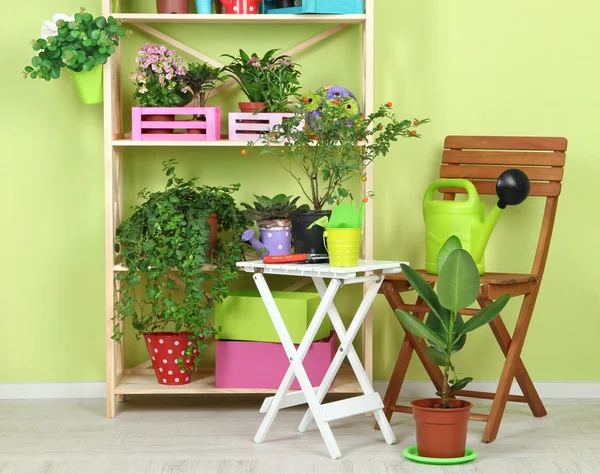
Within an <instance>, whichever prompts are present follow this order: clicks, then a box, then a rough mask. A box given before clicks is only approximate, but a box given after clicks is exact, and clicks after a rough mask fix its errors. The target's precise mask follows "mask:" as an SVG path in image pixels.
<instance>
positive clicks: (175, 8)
mask: <svg viewBox="0 0 600 474" xmlns="http://www.w3.org/2000/svg"><path fill="white" fill-rule="evenodd" d="M156 12H157V13H189V12H190V0H156Z"/></svg>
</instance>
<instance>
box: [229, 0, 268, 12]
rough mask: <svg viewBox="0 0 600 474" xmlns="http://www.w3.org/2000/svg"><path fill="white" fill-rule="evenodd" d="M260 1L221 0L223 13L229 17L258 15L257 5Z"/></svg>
mask: <svg viewBox="0 0 600 474" xmlns="http://www.w3.org/2000/svg"><path fill="white" fill-rule="evenodd" d="M261 1H262V0H221V3H222V4H223V7H224V8H225V13H228V14H230V15H236V14H238V15H253V14H256V13H258V4H259V3H260V2H261Z"/></svg>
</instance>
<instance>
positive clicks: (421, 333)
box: [396, 236, 510, 408]
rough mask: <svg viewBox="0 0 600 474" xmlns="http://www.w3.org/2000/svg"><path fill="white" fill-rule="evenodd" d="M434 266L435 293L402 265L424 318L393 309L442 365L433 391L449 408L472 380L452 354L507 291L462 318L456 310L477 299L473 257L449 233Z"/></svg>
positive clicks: (490, 317) (499, 305)
mask: <svg viewBox="0 0 600 474" xmlns="http://www.w3.org/2000/svg"><path fill="white" fill-rule="evenodd" d="M437 268H438V275H439V276H438V283H437V294H436V292H435V291H434V290H433V288H432V287H431V286H430V285H429V283H427V282H426V281H425V279H424V278H423V277H422V276H421V275H420V274H419V273H417V272H416V271H415V270H413V269H412V268H411V267H409V266H408V265H404V264H403V265H402V271H403V272H404V275H405V276H406V279H407V280H408V282H409V283H410V285H411V286H412V287H413V288H414V289H415V291H416V292H417V293H418V294H419V296H421V298H423V300H424V301H425V302H426V303H427V304H428V305H429V307H430V308H431V311H430V312H429V314H428V316H427V319H426V320H425V322H422V321H421V320H419V319H418V318H416V317H415V316H413V315H412V314H410V313H407V312H406V311H403V310H401V309H398V310H396V316H397V318H398V319H399V321H400V323H401V324H402V326H403V327H404V329H405V330H407V331H409V332H411V333H412V334H414V335H415V336H417V337H420V338H422V339H425V340H426V341H427V342H429V347H427V351H426V353H427V356H428V357H429V358H430V359H431V360H432V361H433V362H434V363H435V364H437V365H439V366H441V367H443V373H444V382H443V383H444V385H443V387H442V391H441V392H437V395H438V396H439V397H441V399H442V402H441V405H440V408H450V407H452V404H451V403H450V398H451V397H452V396H453V395H454V394H455V393H456V392H457V391H458V390H462V389H463V388H465V387H466V386H467V384H468V383H470V382H471V381H472V380H473V379H472V377H463V378H458V376H457V375H456V370H455V368H454V365H453V364H452V360H451V358H452V354H454V353H456V352H458V351H459V350H461V349H462V348H463V347H464V345H465V343H466V341H467V334H468V333H469V332H471V331H474V330H475V329H477V328H478V327H480V326H483V325H484V324H487V323H489V322H490V321H491V320H493V319H494V318H495V317H496V316H498V314H499V313H500V311H502V309H504V307H505V306H506V303H508V300H509V299H510V295H505V296H502V297H500V298H498V299H497V300H495V301H494V302H492V303H491V304H489V305H488V306H486V307H485V308H484V309H482V310H481V311H479V312H478V313H477V314H476V315H475V316H473V317H472V318H471V319H469V320H468V321H467V322H465V321H464V320H463V318H462V316H461V314H460V310H462V309H463V308H466V307H468V306H470V305H471V304H473V303H474V302H475V301H476V300H477V296H478V294H479V288H480V285H481V281H480V277H479V271H478V270H477V265H476V263H475V261H474V260H473V257H471V254H469V252H467V251H466V250H464V249H463V248H462V245H461V242H460V240H459V239H458V237H455V236H452V237H450V238H449V239H448V240H447V241H446V242H445V243H444V245H443V246H442V248H441V250H440V253H439V255H438V261H437ZM450 373H452V378H451V375H450ZM450 380H452V383H450Z"/></svg>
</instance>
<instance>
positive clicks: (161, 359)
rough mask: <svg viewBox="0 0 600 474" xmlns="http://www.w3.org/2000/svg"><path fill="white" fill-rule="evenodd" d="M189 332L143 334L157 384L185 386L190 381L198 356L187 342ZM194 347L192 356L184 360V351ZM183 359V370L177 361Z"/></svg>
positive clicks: (188, 341) (195, 348) (190, 343)
mask: <svg viewBox="0 0 600 474" xmlns="http://www.w3.org/2000/svg"><path fill="white" fill-rule="evenodd" d="M189 334H190V333H189V332H153V333H144V334H143V336H144V341H145V342H146V347H147V348H148V353H149V354H150V359H151V360H152V367H154V373H155V374H156V379H157V380H158V383H159V384H162V385H186V384H188V383H190V382H191V381H192V375H191V368H192V367H193V366H194V359H195V358H196V356H197V354H198V348H197V347H196V346H195V345H194V343H193V342H192V341H190V340H188V335H189ZM191 345H194V348H193V349H192V350H193V356H192V358H190V359H186V356H185V350H186V349H187V347H189V346H191ZM179 358H183V367H184V368H183V369H182V368H181V367H180V366H179V364H178V362H177V361H178V360H179Z"/></svg>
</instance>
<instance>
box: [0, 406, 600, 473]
mask: <svg viewBox="0 0 600 474" xmlns="http://www.w3.org/2000/svg"><path fill="white" fill-rule="evenodd" d="M260 402H261V398H254V397H246V398H239V397H230V398H228V397H221V398H220V399H219V398H208V397H194V398H168V399H165V398H161V399H157V398H152V397H148V398H137V399H133V400H131V401H127V402H126V403H124V404H122V405H120V406H119V409H120V413H119V415H118V416H117V418H115V419H114V420H109V419H107V418H105V417H104V401H103V400H29V401H0V473H2V474H25V473H27V474H30V473H61V474H62V473H65V474H66V473H69V474H96V473H128V474H171V473H173V474H175V473H176V474H187V473H194V474H198V473H202V474H205V473H219V474H250V473H256V474H292V473H301V474H336V473H340V474H342V473H343V474H354V473H356V474H359V473H360V474H362V473H365V474H396V473H435V474H441V473H461V474H462V473H464V474H469V473H485V474H496V473H498V474H504V473H506V474H520V473H527V474H532V473H540V474H554V473H560V474H588V473H590V474H592V473H593V474H598V473H600V403H599V402H598V401H584V402H581V401H577V402H575V401H572V402H570V401H550V402H549V403H548V404H547V407H548V411H549V416H547V417H546V418H542V419H535V418H533V417H532V416H531V415H530V413H529V412H528V410H527V407H526V406H523V405H520V404H509V408H508V412H507V414H506V416H505V419H504V422H503V424H502V427H501V429H500V435H499V437H498V439H497V440H496V441H495V442H494V443H492V444H489V445H483V444H481V443H480V442H479V440H480V437H481V434H482V432H483V424H482V423H477V422H471V425H470V433H469V443H468V444H469V446H470V447H472V448H474V449H476V450H477V451H479V454H480V458H479V459H478V460H477V461H476V462H474V463H472V464H469V465H464V466H460V467H458V466H455V467H451V468H440V467H436V466H423V465H417V464H413V463H410V462H408V461H405V460H404V459H403V458H402V455H401V452H402V449H403V448H404V447H406V446H409V445H412V444H414V442H415V439H414V423H413V421H412V417H411V416H409V415H401V414H397V415H394V418H393V421H392V427H393V429H394V432H395V433H396V436H397V438H398V444H397V445H395V446H388V445H386V444H385V442H384V441H383V439H382V436H381V433H379V432H376V431H374V430H373V419H372V418H367V417H364V416H359V417H355V418H349V419H346V420H340V421H337V422H335V423H333V432H334V434H335V436H336V438H337V440H338V443H339V446H340V449H341V450H342V456H343V457H342V459H341V460H338V461H332V460H331V459H329V457H328V455H327V451H326V450H325V446H324V444H323V442H322V440H321V437H320V435H319V433H318V431H317V430H316V428H315V429H313V430H311V431H310V432H308V433H305V434H300V433H298V432H297V431H296V427H297V424H298V422H299V421H300V419H301V414H302V411H301V410H300V409H298V408H294V409H288V410H285V411H283V412H282V413H281V414H280V416H279V417H278V418H277V419H276V421H275V425H274V426H273V429H272V430H271V433H270V434H269V437H268V439H267V442H265V443H264V444H261V445H257V444H254V442H253V441H252V439H253V437H254V434H255V431H256V429H257V428H258V425H259V422H260V420H261V415H260V414H259V413H258V407H259V405H260ZM479 406H480V407H485V406H486V405H485V404H479Z"/></svg>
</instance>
